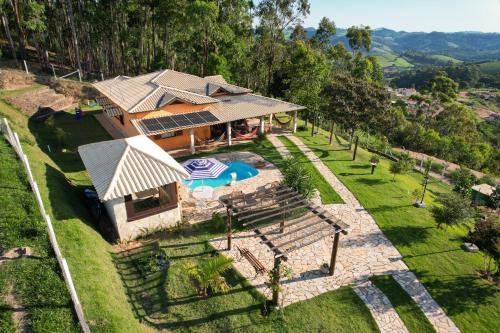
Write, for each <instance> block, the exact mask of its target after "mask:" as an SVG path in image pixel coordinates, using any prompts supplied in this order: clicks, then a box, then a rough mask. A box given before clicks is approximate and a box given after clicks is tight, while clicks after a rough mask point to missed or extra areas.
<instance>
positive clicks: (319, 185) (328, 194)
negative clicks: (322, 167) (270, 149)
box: [278, 136, 344, 204]
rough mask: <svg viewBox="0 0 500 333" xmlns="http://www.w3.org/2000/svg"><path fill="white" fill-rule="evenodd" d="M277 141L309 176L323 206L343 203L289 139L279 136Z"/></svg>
mask: <svg viewBox="0 0 500 333" xmlns="http://www.w3.org/2000/svg"><path fill="white" fill-rule="evenodd" d="M278 139H279V140H280V141H281V142H282V143H283V144H284V145H285V147H286V148H287V149H288V151H289V152H290V154H291V155H292V156H293V157H294V158H295V159H297V161H299V163H301V164H302V166H303V167H304V169H305V170H307V172H308V173H309V175H310V176H311V180H312V182H313V184H314V186H315V187H316V189H317V190H318V191H319V193H320V195H321V202H322V203H323V204H333V203H344V202H343V201H342V198H340V196H339V195H338V194H337V192H335V190H334V189H333V188H332V186H331V185H330V184H329V183H328V182H327V181H326V180H325V177H323V175H322V174H321V173H320V172H319V171H318V169H316V168H315V167H314V165H313V164H312V163H311V162H310V161H309V159H308V158H307V156H306V155H304V153H302V151H301V150H300V149H299V147H297V146H296V145H295V144H294V143H293V142H292V141H290V139H288V138H287V137H285V136H279V137H278Z"/></svg>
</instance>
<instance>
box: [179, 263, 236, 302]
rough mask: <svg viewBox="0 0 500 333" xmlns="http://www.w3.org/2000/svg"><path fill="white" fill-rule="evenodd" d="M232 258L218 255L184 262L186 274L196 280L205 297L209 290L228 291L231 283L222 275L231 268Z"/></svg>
mask: <svg viewBox="0 0 500 333" xmlns="http://www.w3.org/2000/svg"><path fill="white" fill-rule="evenodd" d="M232 263H233V260H232V259H228V258H226V257H224V256H221V255H218V256H215V257H212V258H210V259H206V260H203V261H201V262H199V263H194V262H188V263H186V264H184V271H185V272H186V274H187V275H188V276H189V277H191V278H193V279H194V280H196V282H197V283H198V288H199V290H200V292H201V294H202V296H203V297H207V296H208V294H209V290H212V291H220V292H227V291H228V290H229V285H228V284H227V282H226V279H225V278H224V277H223V276H222V274H223V273H224V272H226V271H227V270H229V269H230V268H231V265H232Z"/></svg>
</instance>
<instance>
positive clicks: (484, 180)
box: [479, 175, 497, 186]
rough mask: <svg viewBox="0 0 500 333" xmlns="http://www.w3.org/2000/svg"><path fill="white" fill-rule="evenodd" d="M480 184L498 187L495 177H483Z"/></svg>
mask: <svg viewBox="0 0 500 333" xmlns="http://www.w3.org/2000/svg"><path fill="white" fill-rule="evenodd" d="M479 184H488V185H491V186H496V185H497V181H496V179H495V177H493V176H490V175H484V176H483V177H481V179H479Z"/></svg>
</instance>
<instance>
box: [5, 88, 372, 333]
mask: <svg viewBox="0 0 500 333" xmlns="http://www.w3.org/2000/svg"><path fill="white" fill-rule="evenodd" d="M16 93H18V92H17V91H14V92H8V94H9V95H15V94H16ZM6 94H7V92H0V116H3V117H7V118H8V120H9V122H10V124H11V126H12V127H13V130H15V131H16V132H18V134H19V137H20V140H21V143H22V145H23V148H24V149H25V152H26V154H27V155H28V158H29V160H30V161H31V164H32V169H33V174H34V177H35V179H36V180H37V182H38V185H39V187H40V190H41V194H42V199H43V201H44V203H45V206H46V209H47V212H48V214H49V215H50V216H51V217H52V220H53V223H54V228H55V231H56V234H57V237H58V241H59V243H60V246H61V248H62V253H63V256H65V257H66V259H67V261H68V265H69V268H70V271H71V274H72V277H73V280H74V283H75V286H76V290H77V292H78V295H79V297H80V301H81V303H82V306H83V309H84V313H85V316H86V319H87V320H88V321H89V325H90V327H91V330H92V332H155V331H156V329H155V327H152V326H151V325H148V324H147V323H145V322H140V321H139V320H138V317H137V315H136V313H135V312H134V308H133V306H132V304H131V303H130V302H129V298H128V297H127V294H126V290H125V289H124V285H123V282H122V280H121V277H120V274H119V273H118V271H117V269H116V267H115V265H114V261H113V259H114V258H113V253H114V249H113V247H112V246H111V245H110V244H109V243H107V242H106V241H105V240H104V239H103V237H102V236H101V235H100V233H99V232H98V228H97V226H96V224H95V223H94V221H93V220H92V218H91V216H90V214H89V213H88V211H87V209H86V207H85V205H84V203H83V199H82V191H83V189H84V188H86V187H89V186H91V182H90V180H89V178H88V175H87V173H86V171H85V170H84V166H83V164H82V162H81V160H80V158H79V156H78V153H77V150H76V149H77V147H78V146H79V145H82V144H86V143H90V142H95V141H102V140H107V139H110V137H109V136H108V134H107V133H106V132H105V131H104V130H103V129H102V128H101V127H100V125H99V124H98V123H97V121H96V120H95V119H94V117H92V116H91V113H86V114H85V115H84V117H83V118H82V119H81V120H79V121H77V120H75V117H74V115H73V114H70V113H63V114H61V115H59V116H57V117H55V118H54V126H55V127H57V128H61V129H63V130H64V132H65V133H66V135H65V137H64V140H63V142H64V143H65V144H64V146H63V147H60V146H59V144H58V140H56V138H55V137H54V135H53V132H52V131H53V129H51V128H49V127H47V125H46V124H44V123H37V122H33V121H30V120H29V119H28V118H27V117H26V116H25V115H23V114H21V113H20V112H19V111H18V110H17V109H15V108H13V107H12V106H11V105H9V104H7V103H6V102H5V101H4V100H3V99H2V97H5V95H6ZM48 146H50V147H51V149H50V152H49V150H48ZM231 150H248V151H252V152H256V153H258V154H260V155H261V156H263V157H264V158H265V159H267V160H269V161H270V162H272V163H275V164H276V165H277V166H278V167H279V166H280V161H282V159H281V157H280V155H279V153H278V152H277V151H276V150H275V149H274V148H273V146H272V144H271V143H270V142H269V141H267V140H262V141H257V142H255V143H249V144H243V145H235V146H232V147H226V148H222V149H221V150H220V151H231ZM2 161H3V160H2ZM200 228H201V229H199V231H200V232H199V233H198V234H196V233H195V234H193V235H190V236H183V237H177V238H172V239H171V240H170V239H169V240H168V241H167V240H166V241H165V242H164V243H163V244H164V245H169V244H171V245H175V244H177V245H179V246H176V247H175V251H174V253H175V254H174V255H175V256H177V257H179V258H178V259H181V258H180V257H183V256H184V257H185V258H189V257H192V258H193V260H203V258H204V256H203V252H204V250H203V249H205V246H206V245H204V244H205V240H206V239H208V238H209V237H212V236H213V235H215V233H213V232H212V233H210V231H208V230H205V229H203V228H202V227H201V226H200ZM193 230H198V229H196V228H194V229H193ZM200 242H201V243H200ZM190 243H193V244H190ZM176 270H177V273H175V272H176ZM174 273H175V274H174ZM42 278H43V275H42ZM32 279H33V278H32ZM29 281H30V280H27V282H29ZM167 281H168V283H167V284H165V286H164V287H165V288H166V295H168V296H169V297H172V298H168V299H167V301H168V302H172V304H170V306H169V307H168V309H167V310H168V311H167V313H166V315H167V316H169V319H168V320H170V324H169V327H170V328H171V329H172V330H175V331H180V332H186V331H189V332H190V331H203V330H204V331H209V332H210V331H212V332H220V331H224V329H223V328H224V327H227V326H228V325H234V326H237V325H239V326H241V328H240V329H237V330H236V331H238V330H239V331H245V332H247V331H248V330H251V329H253V326H252V325H254V324H256V325H257V324H260V321H259V320H262V317H260V314H259V311H260V310H259V306H260V303H261V301H260V300H259V298H258V297H257V296H255V291H253V289H252V288H249V287H248V286H247V285H246V282H245V281H242V280H241V278H239V277H237V276H236V275H235V276H234V280H233V281H232V286H233V290H234V293H230V294H228V295H224V296H220V297H214V298H211V299H210V300H208V301H204V300H199V301H197V302H191V301H190V296H191V298H192V296H193V293H194V289H193V288H194V287H193V285H192V283H191V282H190V281H188V280H187V278H186V277H185V274H183V272H182V270H181V269H180V266H177V267H176V266H175V265H173V266H172V274H170V275H169V278H168V280H167ZM183 297H185V299H183ZM174 300H175V302H174ZM0 312H3V311H0ZM2 316H3V315H2ZM222 316H224V317H222ZM0 318H3V317H1V316H0ZM55 318H56V319H57V317H55ZM273 318H274V319H273ZM273 318H270V319H269V320H266V322H265V323H262V327H264V330H263V331H267V332H283V331H289V332H294V331H297V332H298V331H303V328H304V327H311V328H312V329H313V330H314V328H317V330H318V331H320V330H321V327H327V329H323V330H328V329H331V328H332V327H340V328H341V329H342V330H343V331H346V332H348V331H353V332H354V331H356V332H371V331H376V330H377V328H376V325H375V323H374V321H373V319H372V317H371V315H370V314H369V312H368V310H367V308H366V307H365V306H364V305H363V304H362V303H361V301H360V300H359V299H358V298H357V296H356V295H355V294H354V293H353V291H352V290H351V289H350V288H342V289H339V290H338V291H334V292H330V293H327V294H324V295H322V296H319V297H316V298H314V299H312V300H309V301H307V302H301V303H297V304H294V305H292V306H290V307H288V308H287V311H286V312H285V318H286V319H285V321H284V322H283V320H282V319H281V318H278V317H273ZM311 318H314V319H312V320H311ZM0 320H3V319H0ZM205 322H206V323H205ZM175 323H178V324H175ZM47 325H48V324H47ZM200 325H201V326H200ZM48 327H51V326H48ZM200 327H202V328H203V329H202V328H200ZM257 327H258V326H256V329H255V330H256V331H257ZM284 327H286V329H285V328H284ZM158 328H159V327H158ZM220 328H222V329H220ZM40 330H41V331H43V329H40ZM49 331H56V330H52V329H49ZM68 331H69V330H68ZM259 332H260V331H259Z"/></svg>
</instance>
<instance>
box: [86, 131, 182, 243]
mask: <svg viewBox="0 0 500 333" xmlns="http://www.w3.org/2000/svg"><path fill="white" fill-rule="evenodd" d="M78 152H79V153H80V157H81V158H82V161H83V163H84V164H85V168H86V169H87V171H88V173H89V175H90V178H91V179H92V183H93V184H94V187H95V189H96V192H97V195H98V196H99V199H100V200H101V201H102V202H103V203H104V206H105V207H106V210H107V212H108V215H109V217H110V219H111V220H112V222H113V224H114V226H115V228H116V230H117V232H118V236H119V238H120V240H127V239H133V238H136V237H137V236H139V235H141V234H142V233H144V232H146V233H147V232H149V231H153V230H157V229H158V228H164V227H168V226H171V225H173V224H175V222H177V221H179V220H180V219H181V203H180V200H179V191H178V182H180V181H182V180H184V179H187V178H189V174H188V173H187V172H186V170H185V169H184V168H183V167H182V166H181V165H180V164H179V163H177V161H176V160H174V159H173V158H172V157H171V156H170V155H169V154H168V153H166V152H165V151H164V150H163V149H161V148H160V147H159V146H158V145H156V144H155V143H154V142H153V141H151V140H150V139H149V138H148V137H146V136H144V135H138V136H134V137H130V138H125V139H119V140H110V141H102V142H96V143H91V144H88V145H84V146H80V147H78Z"/></svg>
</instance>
